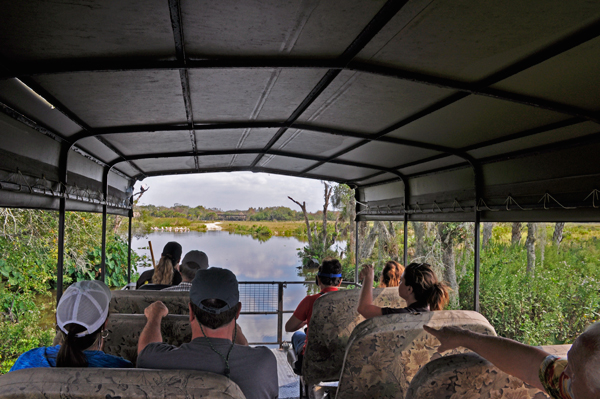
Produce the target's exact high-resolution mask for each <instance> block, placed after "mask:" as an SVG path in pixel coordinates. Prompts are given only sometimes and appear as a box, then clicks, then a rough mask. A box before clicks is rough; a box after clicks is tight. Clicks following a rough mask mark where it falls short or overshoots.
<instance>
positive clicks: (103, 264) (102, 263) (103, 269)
mask: <svg viewBox="0 0 600 399" xmlns="http://www.w3.org/2000/svg"><path fill="white" fill-rule="evenodd" d="M104 201H106V196H104ZM106 212H107V210H106V202H105V203H104V205H102V252H101V253H102V260H101V261H100V281H102V282H104V281H106Z"/></svg>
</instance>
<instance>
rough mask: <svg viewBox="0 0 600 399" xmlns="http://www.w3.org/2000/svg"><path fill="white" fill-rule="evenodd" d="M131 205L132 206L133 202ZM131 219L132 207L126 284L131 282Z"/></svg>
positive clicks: (131, 213) (130, 220)
mask: <svg viewBox="0 0 600 399" xmlns="http://www.w3.org/2000/svg"><path fill="white" fill-rule="evenodd" d="M132 200H133V197H132ZM131 206H132V207H133V202H132V205H131ZM132 219H133V208H131V209H129V232H128V234H127V284H129V283H131V225H132V224H133V220H132Z"/></svg>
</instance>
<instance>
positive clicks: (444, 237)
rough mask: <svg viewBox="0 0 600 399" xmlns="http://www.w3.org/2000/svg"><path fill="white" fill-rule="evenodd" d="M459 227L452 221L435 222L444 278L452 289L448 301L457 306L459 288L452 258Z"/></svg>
mask: <svg viewBox="0 0 600 399" xmlns="http://www.w3.org/2000/svg"><path fill="white" fill-rule="evenodd" d="M459 228H460V227H459V226H457V225H456V224H454V223H437V234H438V238H439V240H440V244H441V249H442V263H443V265H444V280H445V281H446V282H447V283H448V285H449V286H450V289H451V290H452V291H451V292H450V303H451V304H452V306H458V303H459V292H458V289H459V288H458V281H457V279H456V263H455V259H454V240H455V238H456V237H455V236H456V233H457V232H458V229H459Z"/></svg>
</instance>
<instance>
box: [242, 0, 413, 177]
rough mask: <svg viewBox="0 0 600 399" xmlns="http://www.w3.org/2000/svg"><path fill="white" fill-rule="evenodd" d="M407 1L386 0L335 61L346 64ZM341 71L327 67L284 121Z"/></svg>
mask: <svg viewBox="0 0 600 399" xmlns="http://www.w3.org/2000/svg"><path fill="white" fill-rule="evenodd" d="M406 3H407V0H402V1H400V0H388V1H387V2H386V3H385V4H384V5H383V7H381V9H380V10H379V11H378V12H377V14H376V15H375V16H374V17H373V19H371V21H369V23H368V24H367V26H365V28H364V29H363V30H362V31H361V32H360V33H359V34H358V36H357V37H356V38H355V39H354V41H353V42H352V43H350V45H349V46H348V47H347V48H346V50H344V52H343V53H342V55H340V57H339V58H338V59H337V61H338V62H339V63H340V64H341V65H342V66H344V67H345V66H346V65H347V64H348V63H349V62H350V61H351V60H352V59H353V58H354V57H355V56H356V55H357V54H358V53H359V52H360V51H361V50H362V49H363V48H364V47H365V46H366V45H367V44H368V43H369V42H370V41H371V39H373V37H375V35H377V33H379V31H380V30H381V29H383V27H384V26H385V25H386V24H387V23H388V22H389V21H390V20H391V19H392V18H393V17H394V15H396V13H398V11H400V9H401V8H402V7H404V5H405V4H406ZM340 72H341V70H340V69H329V70H328V71H327V73H326V74H325V76H323V78H321V80H320V81H319V82H318V83H317V85H316V86H315V87H314V88H313V89H312V90H311V92H310V93H309V94H308V96H306V98H305V99H304V100H303V101H302V103H300V105H299V106H298V107H297V108H296V109H295V110H294V112H292V114H291V115H290V117H289V118H288V119H287V121H286V123H288V124H291V123H294V122H295V121H296V120H297V119H298V117H300V115H301V114H302V113H303V112H304V111H306V109H307V108H308V107H309V106H310V105H311V104H312V103H313V102H314V101H315V100H316V99H317V97H319V95H321V93H323V91H324V90H325V89H326V88H327V86H329V85H330V84H331V82H333V81H334V79H335V78H336V77H337V76H338V75H339V73H340ZM286 131H287V128H281V129H279V131H278V132H277V133H276V134H275V136H273V137H272V138H271V140H270V141H269V142H268V143H267V145H266V146H265V148H264V149H265V151H267V150H269V149H270V148H271V147H273V145H274V144H275V143H276V142H277V141H278V140H279V139H280V138H281V136H283V134H284V133H285V132H286ZM262 157H263V155H262V154H261V155H259V156H257V157H256V159H255V160H254V162H252V167H254V166H256V165H257V164H258V163H259V162H260V160H261V159H262Z"/></svg>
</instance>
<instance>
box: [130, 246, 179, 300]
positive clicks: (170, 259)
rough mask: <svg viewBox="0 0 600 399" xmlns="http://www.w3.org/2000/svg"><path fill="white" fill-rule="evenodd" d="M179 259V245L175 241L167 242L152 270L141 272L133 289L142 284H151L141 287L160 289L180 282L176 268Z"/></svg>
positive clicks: (139, 287) (137, 288) (138, 287)
mask: <svg viewBox="0 0 600 399" xmlns="http://www.w3.org/2000/svg"><path fill="white" fill-rule="evenodd" d="M180 259H181V245H179V243H177V242H175V241H170V242H168V243H167V245H165V247H164V248H163V251H162V254H161V255H160V260H159V261H158V264H157V265H156V267H155V268H154V270H146V271H145V272H143V273H142V275H141V276H140V278H139V279H138V281H137V283H136V284H135V289H136V290H139V289H141V288H142V286H143V285H144V284H152V285H150V286H145V287H144V288H143V289H162V288H166V287H167V286H170V285H177V284H179V283H181V274H179V271H178V270H177V266H178V265H179V260H180Z"/></svg>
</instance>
